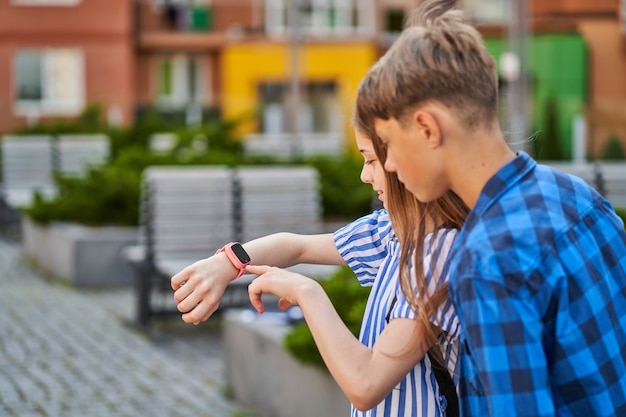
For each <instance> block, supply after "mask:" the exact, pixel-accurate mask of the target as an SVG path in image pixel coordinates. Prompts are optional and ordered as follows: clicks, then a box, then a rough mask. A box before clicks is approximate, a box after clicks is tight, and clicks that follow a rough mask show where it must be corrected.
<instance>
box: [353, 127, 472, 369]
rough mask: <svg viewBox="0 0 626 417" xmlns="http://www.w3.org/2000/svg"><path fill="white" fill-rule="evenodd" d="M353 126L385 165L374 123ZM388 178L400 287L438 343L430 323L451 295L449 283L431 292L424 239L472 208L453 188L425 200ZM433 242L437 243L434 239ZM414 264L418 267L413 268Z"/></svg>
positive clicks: (456, 224)
mask: <svg viewBox="0 0 626 417" xmlns="http://www.w3.org/2000/svg"><path fill="white" fill-rule="evenodd" d="M354 126H355V128H356V129H358V130H359V131H360V133H362V134H363V135H365V136H367V137H369V138H370V139H371V140H372V143H373V145H374V151H375V153H376V156H377V158H378V160H379V161H380V163H383V164H384V162H385V160H386V159H387V149H386V148H385V147H384V146H383V145H382V144H381V141H380V138H378V136H377V134H376V132H375V130H374V128H373V125H372V124H370V125H367V124H365V123H363V120H361V119H359V118H358V117H355V119H354ZM385 178H386V182H387V202H386V208H387V211H388V212H389V217H390V219H391V223H392V225H393V230H394V232H395V234H396V236H397V237H398V241H399V243H400V248H401V250H400V269H399V274H400V276H399V282H400V288H401V290H402V293H403V295H404V296H405V298H406V300H407V301H408V302H409V304H410V305H411V307H412V308H413V311H414V312H415V314H416V316H417V319H418V320H419V321H421V322H422V323H423V324H424V328H425V329H426V342H427V343H428V346H432V345H434V344H435V343H437V342H438V340H439V336H440V334H439V333H438V332H435V330H434V329H433V327H432V326H431V323H432V321H433V320H434V321H435V323H436V320H437V314H436V312H437V309H438V308H439V307H440V306H441V305H442V304H443V303H444V302H445V301H446V300H447V298H448V284H447V283H445V284H442V285H438V286H437V290H436V291H435V292H434V293H433V294H431V293H430V291H429V289H428V284H427V282H426V277H425V274H424V254H425V253H426V247H425V239H426V236H427V235H428V234H429V233H432V232H434V231H436V230H438V229H441V228H448V229H461V227H463V223H464V222H465V218H466V217H467V214H468V213H469V209H468V207H467V206H466V205H465V203H463V200H461V198H459V197H458V196H457V195H456V194H455V193H454V192H452V191H448V192H447V193H446V194H444V195H443V196H441V197H439V198H438V199H436V200H434V201H431V202H428V203H424V202H421V201H419V200H418V199H417V198H416V197H415V196H414V195H413V194H412V193H411V192H410V191H409V190H407V189H406V188H405V186H404V184H402V183H401V182H400V180H399V179H398V176H397V175H396V174H395V173H393V172H388V171H385ZM432 242H433V243H434V239H433V241H432ZM411 256H412V258H411ZM436 261H437V259H436V258H435V257H431V270H432V271H433V275H434V276H435V277H436V278H440V277H438V276H436V275H437V274H438V273H441V272H442V271H437V270H436V268H435V266H436ZM412 265H414V266H415V267H414V268H411V266H412ZM412 271H413V273H412ZM444 336H445V335H444ZM435 359H436V360H437V361H438V362H441V363H440V364H439V365H441V366H444V364H443V358H442V357H440V356H436V357H435Z"/></svg>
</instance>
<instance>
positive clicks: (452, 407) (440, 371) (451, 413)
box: [385, 295, 459, 417]
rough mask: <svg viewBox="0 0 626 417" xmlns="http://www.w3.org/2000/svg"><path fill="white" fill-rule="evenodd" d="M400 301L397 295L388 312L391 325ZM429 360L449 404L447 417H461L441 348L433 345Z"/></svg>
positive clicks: (387, 318) (429, 351) (387, 319)
mask: <svg viewBox="0 0 626 417" xmlns="http://www.w3.org/2000/svg"><path fill="white" fill-rule="evenodd" d="M397 301H398V296H397V295H395V296H394V297H393V300H391V305H390V306H389V310H388V311H387V317H385V320H386V321H387V323H389V319H390V318H391V311H392V310H393V307H394V306H395V305H396V302H397ZM428 358H429V359H430V366H431V368H432V369H433V373H434V374H435V379H437V385H439V391H440V392H441V393H442V394H443V395H444V396H445V397H446V402H447V403H448V408H447V409H446V416H447V417H459V397H458V396H457V395H456V388H455V387H454V381H452V376H450V372H448V369H447V368H442V367H441V365H440V364H441V363H444V360H443V356H442V355H441V351H440V350H439V346H437V345H433V346H432V347H431V348H430V349H429V350H428ZM435 358H437V359H438V360H437V359H435Z"/></svg>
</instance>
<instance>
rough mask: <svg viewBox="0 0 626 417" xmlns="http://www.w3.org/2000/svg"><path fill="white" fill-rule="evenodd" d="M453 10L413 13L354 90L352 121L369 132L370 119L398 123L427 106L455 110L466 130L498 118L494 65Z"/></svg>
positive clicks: (429, 5)
mask: <svg viewBox="0 0 626 417" xmlns="http://www.w3.org/2000/svg"><path fill="white" fill-rule="evenodd" d="M454 4H455V1H453V0H436V1H430V0H427V1H425V2H424V3H423V4H422V5H421V6H420V7H419V8H418V9H417V10H416V11H415V12H414V13H413V15H412V16H411V17H410V19H409V21H408V23H407V27H406V28H405V29H404V31H403V32H402V34H401V35H400V36H399V37H398V39H397V40H396V41H395V42H394V43H393V45H392V46H391V48H390V49H389V50H388V51H387V52H386V53H385V55H384V56H383V57H382V58H380V59H379V61H378V62H377V63H376V64H374V65H373V66H372V68H371V69H370V70H369V72H368V73H367V75H366V76H365V78H364V79H363V80H362V81H361V84H360V85H359V89H358V94H357V102H356V109H355V117H356V118H357V119H359V121H360V123H362V124H364V125H368V126H372V125H373V121H374V119H375V118H378V119H383V120H388V119H390V118H395V119H397V120H398V121H400V122H402V121H403V117H404V116H405V115H406V114H407V113H408V112H409V111H412V110H414V109H415V108H416V107H417V106H419V105H421V104H423V103H426V102H429V101H438V102H440V103H443V104H445V105H446V106H448V107H450V108H452V109H454V110H455V111H456V114H457V116H458V117H459V119H460V120H461V121H462V123H463V124H464V125H465V127H466V128H468V129H474V128H476V127H478V126H481V125H485V124H491V123H492V122H493V120H494V119H495V118H497V109H498V76H497V71H496V65H495V62H494V60H493V58H492V56H491V55H490V54H489V52H488V51H487V49H486V48H485V46H484V44H483V41H482V37H481V36H480V34H479V33H478V31H477V30H476V28H474V27H473V26H471V25H470V24H469V23H467V22H466V21H465V19H464V17H463V13H462V11H461V10H457V9H454V8H453V7H454Z"/></svg>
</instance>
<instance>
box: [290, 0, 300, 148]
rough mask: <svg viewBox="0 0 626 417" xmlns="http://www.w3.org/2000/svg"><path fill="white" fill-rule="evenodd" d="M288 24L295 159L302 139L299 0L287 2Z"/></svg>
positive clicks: (291, 142)
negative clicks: (300, 118)
mask: <svg viewBox="0 0 626 417" xmlns="http://www.w3.org/2000/svg"><path fill="white" fill-rule="evenodd" d="M287 2H288V6H287V7H288V11H287V23H288V28H289V54H288V55H289V57H290V65H289V68H290V83H289V93H288V94H289V98H288V100H287V103H288V108H287V112H288V114H287V124H288V132H289V145H288V146H289V154H290V155H291V156H292V157H294V156H298V155H299V154H300V138H299V134H298V127H299V123H298V116H299V109H300V19H299V17H300V16H299V15H300V11H299V7H298V6H299V3H300V1H299V0H287Z"/></svg>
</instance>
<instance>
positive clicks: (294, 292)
mask: <svg viewBox="0 0 626 417" xmlns="http://www.w3.org/2000/svg"><path fill="white" fill-rule="evenodd" d="M250 272H253V273H255V274H259V277H258V278H257V279H255V280H254V281H253V282H252V283H251V284H250V286H249V287H248V292H249V294H250V301H251V302H252V305H253V306H254V307H255V308H256V309H257V311H259V312H263V302H262V299H261V296H262V294H264V293H271V294H274V295H276V296H278V297H280V301H279V307H281V308H287V307H289V306H291V305H299V306H300V308H301V309H302V312H303V314H304V318H305V320H306V323H307V325H308V326H309V329H311V333H312V334H313V338H314V339H315V343H316V344H317V347H318V349H319V352H320V354H321V355H322V358H323V359H324V362H325V363H326V366H327V367H328V370H329V371H330V373H331V374H332V376H333V378H334V379H335V381H336V382H337V384H338V385H339V386H340V387H341V389H342V390H343V392H344V393H345V395H346V397H347V398H348V399H349V400H350V402H351V403H352V404H353V405H354V406H355V407H356V408H358V409H359V410H369V409H371V408H373V407H375V406H376V405H377V404H378V403H380V402H381V401H382V400H383V399H384V398H385V397H386V396H387V395H388V394H389V392H391V390H392V389H393V388H394V387H395V386H396V385H397V384H398V383H399V382H400V381H401V380H402V378H404V377H405V376H406V374H407V373H409V371H410V370H411V369H413V368H414V367H415V365H416V364H417V363H418V362H419V361H420V360H421V359H422V358H423V357H424V355H426V352H427V351H428V346H427V345H426V343H425V342H424V334H425V332H424V328H423V325H422V324H421V322H419V321H418V320H412V319H395V320H392V321H391V322H390V323H389V325H388V326H387V327H385V330H384V331H383V332H382V333H381V335H380V336H379V338H378V339H377V341H376V344H375V345H374V348H373V349H371V350H370V349H369V348H368V347H367V346H365V345H363V344H362V343H361V342H359V340H358V339H357V338H356V337H354V335H353V334H352V332H350V330H349V329H348V328H347V327H346V326H345V324H344V323H343V321H342V320H341V318H340V317H339V315H338V314H337V311H336V310H335V308H334V306H333V305H332V303H331V302H330V300H329V298H328V296H327V295H326V293H325V292H324V289H323V288H322V287H321V285H320V284H319V283H318V282H316V281H315V280H312V279H310V278H307V277H304V276H302V275H300V274H296V273H293V272H290V271H286V270H284V269H279V268H272V267H267V266H252V267H250Z"/></svg>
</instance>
